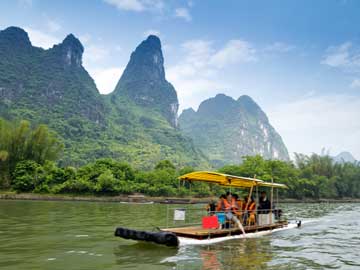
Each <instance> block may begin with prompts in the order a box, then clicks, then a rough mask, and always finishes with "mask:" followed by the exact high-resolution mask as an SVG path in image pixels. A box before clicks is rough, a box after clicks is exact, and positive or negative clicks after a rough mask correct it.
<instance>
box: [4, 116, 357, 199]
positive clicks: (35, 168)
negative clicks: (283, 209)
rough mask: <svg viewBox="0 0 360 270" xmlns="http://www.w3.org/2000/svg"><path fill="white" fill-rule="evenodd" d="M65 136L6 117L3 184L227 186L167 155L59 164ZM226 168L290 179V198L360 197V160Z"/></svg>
mask: <svg viewBox="0 0 360 270" xmlns="http://www.w3.org/2000/svg"><path fill="white" fill-rule="evenodd" d="M62 149H63V145H62V143H61V141H60V140H59V138H58V137H57V136H56V134H54V133H53V132H51V131H50V130H49V129H48V128H47V127H46V126H45V125H40V126H37V127H31V125H30V123H29V122H26V121H22V122H20V123H16V124H15V123H10V122H7V121H5V120H2V119H0V186H1V188H3V189H12V190H15V191H18V192H36V193H53V194H57V193H60V194H66V193H67V194H102V195H117V194H131V193H134V192H141V193H144V194H146V195H150V196H189V195H191V196H212V195H215V196H218V195H219V194H221V193H223V192H225V190H224V189H223V188H221V187H219V186H216V185H208V184H204V183H192V184H190V183H187V182H181V181H179V180H178V177H179V176H180V175H183V174H185V173H188V172H191V171H194V168H192V167H184V168H180V169H177V168H175V166H174V165H173V164H172V163H171V162H170V161H167V160H163V161H160V162H158V163H157V164H156V165H155V166H154V168H153V169H152V170H148V171H143V170H138V169H135V168H133V167H132V166H131V165H130V164H128V163H126V162H122V161H117V160H113V159H110V158H107V159H98V160H96V161H95V162H92V163H89V164H87V165H85V166H82V167H79V168H74V167H59V166H57V163H56V161H57V160H58V159H59V158H60V156H61V154H62ZM219 171H220V172H223V173H227V174H233V175H239V176H247V177H256V178H259V179H263V180H266V181H271V179H273V181H274V182H278V183H284V184H286V185H287V186H288V187H289V188H288V189H287V190H281V191H280V196H282V197H286V198H296V199H303V198H313V199H319V198H344V197H349V198H360V165H359V164H358V163H354V164H352V163H342V164H339V163H334V162H333V160H332V159H331V158H330V157H329V156H319V155H316V154H313V155H311V156H305V155H302V154H296V157H295V161H294V162H284V161H279V160H264V159H263V158H262V157H261V156H253V157H245V158H244V161H243V163H242V164H240V165H228V166H224V167H223V168H221V169H219Z"/></svg>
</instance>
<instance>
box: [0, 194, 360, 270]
mask: <svg viewBox="0 0 360 270" xmlns="http://www.w3.org/2000/svg"><path fill="white" fill-rule="evenodd" d="M282 207H283V208H284V209H285V213H287V215H288V216H292V217H297V218H298V219H300V218H301V219H302V220H303V221H304V223H303V224H304V225H303V227H302V228H300V229H292V230H286V231H281V232H277V233H274V234H273V235H268V236H263V237H259V238H251V239H238V240H232V241H227V242H223V243H218V244H214V245H210V246H185V247H181V248H168V247H163V246H157V245H154V244H150V243H137V242H134V241H130V240H124V239H120V238H117V237H114V236H113V232H114V228H115V227H116V226H127V227H134V228H148V229H151V228H153V227H155V226H157V225H159V224H165V223H166V206H164V205H157V204H154V205H124V204H117V203H84V202H25V201H0V269H9V270H12V269H14V270H15V269H16V270H17V269H54V270H56V269H59V270H60V269H142V270H143V269H150V270H151V269H154V270H155V269H160V270H161V269H179V270H180V269H181V270H191V269H209V270H215V269H250V270H252V269H271V270H275V269H281V270H282V269H360V259H359V257H358V255H359V254H360V226H359V225H360V224H359V222H360V205H358V204H287V205H282Z"/></svg>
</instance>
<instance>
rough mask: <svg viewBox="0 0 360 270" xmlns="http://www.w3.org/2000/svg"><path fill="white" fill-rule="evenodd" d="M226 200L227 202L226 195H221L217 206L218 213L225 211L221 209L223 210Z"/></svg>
mask: <svg viewBox="0 0 360 270" xmlns="http://www.w3.org/2000/svg"><path fill="white" fill-rule="evenodd" d="M224 200H226V195H225V194H222V195H220V197H219V201H218V203H217V205H216V211H217V212H219V211H223V210H221V209H223V205H224Z"/></svg>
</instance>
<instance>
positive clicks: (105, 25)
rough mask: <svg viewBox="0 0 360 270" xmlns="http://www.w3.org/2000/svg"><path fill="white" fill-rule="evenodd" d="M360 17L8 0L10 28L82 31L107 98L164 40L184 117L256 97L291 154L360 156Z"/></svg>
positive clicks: (294, 9)
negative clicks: (146, 46) (142, 46)
mask: <svg viewBox="0 0 360 270" xmlns="http://www.w3.org/2000/svg"><path fill="white" fill-rule="evenodd" d="M359 14H360V1H357V0H332V1H331V0H317V1H313V0H302V1H296V0H287V1H283V0H268V1H257V0H248V1H242V0H233V1H225V0H224V1H218V0H208V1H204V0H183V1H180V0H179V1H175V0H77V1H65V0H63V1H50V0H2V1H0V29H5V28H6V27H8V26H19V27H22V28H24V29H25V30H26V31H27V32H28V34H29V37H30V40H31V42H32V44H33V45H34V46H38V47H43V48H45V49H47V48H51V47H52V46H53V45H54V44H57V43H60V42H61V41H62V40H63V39H64V38H65V37H66V35H68V34H69V33H73V34H74V35H75V36H76V37H78V38H79V39H80V41H81V42H82V44H83V45H84V47H85V52H84V59H83V65H84V67H85V68H86V69H87V70H88V72H89V73H90V75H91V76H92V77H93V78H94V80H95V82H96V85H97V87H98V89H99V91H100V92H101V93H103V94H107V93H110V92H111V91H113V90H114V88H115V85H116V83H117V81H118V80H119V78H120V76H121V74H122V72H123V70H124V68H125V66H126V64H127V62H128V60H129V57H130V54H131V52H132V51H133V50H134V49H135V48H136V46H137V45H138V44H139V43H140V42H141V41H142V40H143V39H145V38H146V37H147V36H148V35H149V34H155V35H157V36H159V37H160V39H161V42H162V49H163V54H164V58H165V72H166V77H167V79H168V81H170V82H171V83H172V84H173V85H174V87H175V88H176V90H177V93H178V98H179V103H180V113H181V110H182V109H185V108H189V107H193V108H194V109H195V110H196V109H197V107H198V106H199V104H200V103H201V102H202V101H203V100H205V99H208V98H210V97H213V96H215V95H216V94H217V93H224V94H226V95H229V96H231V97H233V98H235V99H237V98H238V97H239V96H241V95H244V94H247V95H249V96H251V97H252V98H253V99H254V100H255V101H256V102H257V103H258V104H259V105H260V106H261V108H262V109H263V110H264V111H265V112H266V114H267V115H268V117H269V120H270V123H271V124H272V125H273V126H274V127H275V129H276V130H277V131H278V132H279V134H280V135H281V136H282V138H283V140H284V143H285V144H286V146H287V147H288V150H289V152H290V153H291V154H292V153H293V152H298V153H305V154H311V153H313V152H314V153H320V152H321V150H322V149H326V151H329V153H330V154H331V155H336V154H338V153H339V152H341V151H349V152H351V153H352V154H353V155H354V157H355V158H356V159H358V160H360V27H359V25H360V16H359Z"/></svg>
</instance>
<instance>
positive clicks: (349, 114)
mask: <svg viewBox="0 0 360 270" xmlns="http://www.w3.org/2000/svg"><path fill="white" fill-rule="evenodd" d="M268 115H269V119H270V120H271V122H272V124H273V126H274V127H275V128H276V130H277V131H278V132H279V134H281V136H282V138H283V139H284V142H285V144H286V145H287V147H288V149H289V151H290V152H300V153H306V154H309V153H311V152H317V153H319V152H320V151H321V149H322V148H323V147H325V148H326V149H331V151H332V152H333V153H334V154H336V153H338V152H340V151H344V150H347V151H350V152H351V153H353V154H354V155H356V156H357V157H358V158H359V157H360V142H359V137H360V122H359V121H358V118H359V116H360V98H359V97H354V96H346V95H334V96H312V97H309V98H303V99H300V100H297V101H294V102H290V103H287V104H282V105H278V106H277V107H276V108H273V109H270V110H268Z"/></svg>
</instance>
